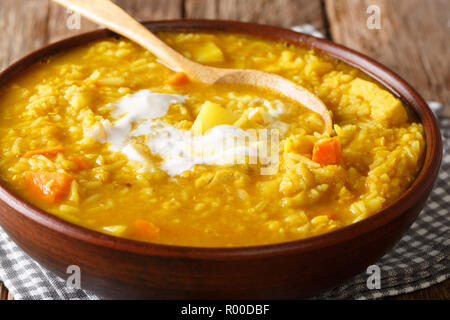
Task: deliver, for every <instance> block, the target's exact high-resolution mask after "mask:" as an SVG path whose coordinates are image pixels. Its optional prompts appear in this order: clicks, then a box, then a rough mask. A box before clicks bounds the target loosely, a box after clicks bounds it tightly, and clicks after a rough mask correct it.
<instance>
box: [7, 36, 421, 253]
mask: <svg viewBox="0 0 450 320" xmlns="http://www.w3.org/2000/svg"><path fill="white" fill-rule="evenodd" d="M159 36H160V37H161V38H162V39H163V40H164V41H166V42H167V43H168V44H170V45H171V46H173V47H174V48H175V49H177V50H178V51H180V52H181V53H183V54H184V55H185V56H187V57H189V58H191V59H193V60H195V61H198V62H200V63H203V64H207V65H212V66H218V67H232V68H252V69H259V70H263V71H267V72H272V73H276V74H279V75H281V76H284V77H286V78H288V79H290V80H292V81H294V82H296V83H298V84H300V85H302V86H304V87H305V88H307V89H308V90H310V91H311V92H313V93H314V94H316V95H317V96H318V97H319V98H320V99H322V101H323V102H324V103H325V104H326V106H327V107H328V109H329V110H330V111H331V113H332V115H333V121H334V123H335V125H334V133H335V135H334V136H329V135H328V134H326V133H323V122H322V118H321V116H320V115H318V114H315V113H313V112H311V111H309V110H308V109H307V108H305V107H304V106H301V105H299V104H298V103H296V102H293V101H290V100H287V99H284V98H283V97H280V96H277V95H275V94H273V93H271V92H265V91H261V90H257V89H256V88H249V87H243V86H238V85H223V84H221V85H220V84H217V85H213V86H206V85H203V84H200V83H194V82H192V81H189V79H187V77H186V76H185V75H184V74H180V73H176V72H175V71H173V70H171V69H170V68H168V67H167V66H165V65H164V64H162V63H160V62H159V61H157V60H156V58H155V57H154V56H153V55H152V54H151V53H149V52H147V51H145V50H144V49H142V48H140V47H138V46H137V45H135V44H133V43H132V42H130V41H128V40H124V39H115V38H109V39H105V40H100V41H95V42H92V43H89V44H88V45H84V46H81V47H78V48H75V49H71V50H68V51H66V52H63V53H59V54H57V55H55V56H52V57H50V58H49V59H47V60H46V61H43V62H41V63H38V64H36V65H34V66H33V67H31V68H30V69H29V70H27V71H25V72H24V73H23V74H22V75H20V76H17V77H16V78H15V79H14V80H13V81H11V82H10V83H9V84H7V85H5V86H4V87H3V88H1V89H0V150H1V151H0V152H1V157H0V175H1V179H2V181H3V182H4V183H5V184H6V185H7V186H8V188H10V189H11V190H13V191H14V192H16V193H17V194H18V195H20V196H21V197H23V198H25V199H27V200H28V201H30V202H32V203H33V204H35V205H36V206H38V207H39V208H42V209H43V210H45V211H48V212H50V213H52V214H54V215H55V216H57V217H60V218H62V219H64V220H67V221H69V222H72V223H75V224H78V225H81V226H84V227H87V228H89V229H92V230H97V231H100V232H103V233H108V234H111V235H115V236H119V237H125V238H130V239H136V240H141V241H148V242H154V243H164V244H174V245H183V246H202V247H222V246H249V245H260V244H270V243H279V242H286V241H292V240H297V239H303V238H307V237H311V236H315V235H319V234H323V233H326V232H330V231H332V230H336V229H338V228H341V227H344V226H347V225H350V224H352V223H355V222H357V221H360V220H362V219H365V218H367V217H369V216H371V215H373V214H375V213H377V212H379V211H380V210H382V209H383V208H385V207H386V206H388V205H389V204H391V203H392V202H394V201H395V200H396V199H397V198H398V197H399V196H400V195H401V194H402V193H403V192H404V191H405V190H406V189H407V188H408V186H409V185H410V184H411V183H412V181H413V180H414V179H415V177H416V174H417V172H418V170H419V169H420V167H421V161H422V157H423V153H424V148H425V142H424V133H423V128H422V125H421V124H420V123H418V122H416V120H415V118H414V116H413V115H412V114H411V113H410V112H409V110H408V109H407V107H406V106H404V105H403V104H402V102H401V101H400V100H399V99H397V98H396V97H394V96H393V95H392V94H391V93H389V92H388V91H387V90H386V89H384V88H383V87H382V86H380V85H379V84H377V83H376V82H374V81H373V80H372V79H370V78H368V77H367V76H366V75H364V74H363V73H362V72H360V71H359V70H357V69H355V68H352V67H350V66H348V65H346V64H344V63H342V62H339V61H337V60H335V59H333V58H330V57H327V56H324V55H322V54H319V53H317V52H315V51H313V50H308V49H305V48H301V47H296V46H292V45H288V44H284V43H277V42H272V41H268V40H263V39H260V38H257V37H253V36H247V35H239V34H228V33H195V34H194V33H175V32H164V33H159ZM264 130H266V131H264ZM193 132H194V133H195V135H193V134H192V133H193ZM264 132H268V136H267V137H265V138H267V141H269V142H268V149H269V153H268V155H267V156H271V157H272V158H271V159H272V160H273V158H274V157H273V156H274V154H272V153H270V151H273V150H276V157H275V158H276V161H272V162H270V161H269V162H267V161H266V162H264V161H262V160H264V159H266V158H267V157H266V158H264V157H261V158H258V159H257V161H256V162H255V161H252V159H251V158H250V157H249V153H252V152H256V153H258V152H260V151H261V148H262V146H263V145H264V142H266V140H264V139H263V138H264V137H263V133H264ZM235 136H236V137H237V138H242V140H239V139H237V140H236V139H234V137H235ZM230 137H233V139H234V140H233V139H231V138H230ZM252 137H255V139H254V140H251V139H250V138H252ZM222 138H224V139H222ZM275 138H277V139H275ZM273 139H275V140H273ZM224 140H225V142H224V144H223V145H222V144H220V143H218V142H223V141H224ZM236 141H238V142H236ZM239 141H240V142H239ZM275 142H276V147H277V148H276V149H275V148H272V147H274V146H275ZM236 143H237V144H236ZM219 144H220V147H219ZM205 146H206V149H204V147H205ZM202 148H203V149H202ZM205 150H206V151H205ZM266 151H267V150H266ZM253 160H254V159H253ZM266 160H267V159H266ZM263 162H264V163H263ZM269 166H272V167H271V169H274V170H268V171H267V170H266V171H264V170H265V169H267V168H268V167H269Z"/></svg>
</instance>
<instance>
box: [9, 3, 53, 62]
mask: <svg viewBox="0 0 450 320" xmlns="http://www.w3.org/2000/svg"><path fill="white" fill-rule="evenodd" d="M47 15H48V3H47V0H33V1H28V0H1V1H0V30H2V39H1V41H0V70H2V69H4V68H5V67H6V66H8V65H9V64H11V62H13V61H15V60H16V59H18V58H20V57H22V56H24V55H25V54H26V53H28V52H31V51H33V50H35V49H38V48H39V47H42V46H43V45H45V44H46V43H47V39H48V36H47Z"/></svg>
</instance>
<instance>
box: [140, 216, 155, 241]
mask: <svg viewBox="0 0 450 320" xmlns="http://www.w3.org/2000/svg"><path fill="white" fill-rule="evenodd" d="M134 226H135V228H136V231H137V233H138V235H139V236H141V237H143V238H146V239H151V238H154V237H156V236H157V235H158V233H159V228H158V227H157V226H155V225H154V224H153V223H151V222H148V221H145V220H141V219H139V220H136V221H135V223H134Z"/></svg>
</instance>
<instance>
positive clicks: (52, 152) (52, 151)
mask: <svg viewBox="0 0 450 320" xmlns="http://www.w3.org/2000/svg"><path fill="white" fill-rule="evenodd" d="M63 151H64V147H62V146H58V147H53V148H44V149H37V150H32V151H28V152H26V153H24V154H23V155H22V157H23V158H31V157H32V156H34V155H37V154H40V155H43V156H44V157H54V156H56V155H57V154H58V153H60V152H63Z"/></svg>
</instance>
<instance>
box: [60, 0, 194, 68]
mask: <svg viewBox="0 0 450 320" xmlns="http://www.w3.org/2000/svg"><path fill="white" fill-rule="evenodd" d="M53 1H55V2H57V3H59V4H60V5H62V6H64V7H66V8H69V9H71V10H74V11H76V12H78V13H80V14H81V15H82V16H85V17H86V18H88V19H89V20H92V21H94V22H96V23H98V24H99V25H102V26H104V27H106V28H108V29H110V30H112V31H114V32H116V33H118V34H120V35H122V36H124V37H126V38H128V39H130V40H133V41H135V42H136V43H138V44H140V45H141V46H143V47H144V48H146V49H147V50H149V51H150V52H152V53H153V54H154V55H155V56H156V57H157V58H159V59H160V60H162V61H163V62H164V63H166V64H167V65H168V66H170V67H171V68H172V69H174V70H176V71H186V72H187V71H188V70H190V69H192V68H193V67H194V64H195V65H197V63H195V62H193V61H191V60H189V59H187V58H185V57H184V56H183V55H181V54H179V53H178V52H176V51H175V50H174V49H172V48H171V47H169V46H168V45H167V44H166V43H164V42H163V41H162V40H160V39H159V38H158V37H157V36H155V35H154V34H153V33H151V32H150V31H149V30H148V29H146V28H145V27H144V26H143V25H142V24H140V23H139V22H138V21H136V20H135V19H134V18H132V17H131V16H130V15H128V13H126V12H125V11H123V10H122V9H121V8H120V7H118V6H117V5H116V4H114V3H113V2H112V1H109V0H53Z"/></svg>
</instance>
